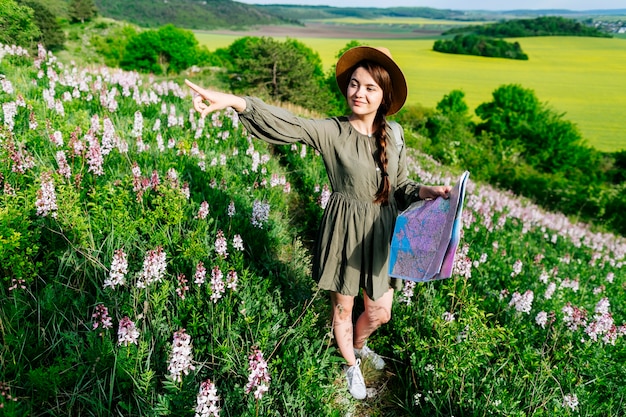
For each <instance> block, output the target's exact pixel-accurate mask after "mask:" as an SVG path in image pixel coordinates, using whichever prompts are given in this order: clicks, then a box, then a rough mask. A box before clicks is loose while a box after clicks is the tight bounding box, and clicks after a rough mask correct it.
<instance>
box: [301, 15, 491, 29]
mask: <svg viewBox="0 0 626 417" xmlns="http://www.w3.org/2000/svg"><path fill="white" fill-rule="evenodd" d="M310 21H311V22H323V23H336V24H342V25H371V24H380V25H411V26H424V27H428V26H436V27H441V26H468V25H484V24H485V23H489V22H486V21H476V22H469V21H461V20H445V19H428V18H424V17H391V16H387V17H379V18H376V19H364V18H361V17H338V18H335V19H320V20H316V19H311V20H310Z"/></svg>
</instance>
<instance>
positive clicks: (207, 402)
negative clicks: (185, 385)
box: [195, 379, 220, 417]
mask: <svg viewBox="0 0 626 417" xmlns="http://www.w3.org/2000/svg"><path fill="white" fill-rule="evenodd" d="M219 400H220V397H219V395H217V389H216V388H215V384H214V383H213V382H211V380H210V379H207V380H206V381H204V382H202V383H201V384H200V390H199V391H198V397H197V398H196V415H195V417H211V416H213V417H219V415H220V407H219Z"/></svg>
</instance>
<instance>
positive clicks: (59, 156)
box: [56, 151, 72, 179]
mask: <svg viewBox="0 0 626 417" xmlns="http://www.w3.org/2000/svg"><path fill="white" fill-rule="evenodd" d="M56 160H57V164H59V169H58V171H57V172H58V173H59V175H62V176H64V177H65V178H67V179H70V178H71V176H72V169H71V168H70V166H69V164H68V163H67V158H66V157H65V151H57V153H56Z"/></svg>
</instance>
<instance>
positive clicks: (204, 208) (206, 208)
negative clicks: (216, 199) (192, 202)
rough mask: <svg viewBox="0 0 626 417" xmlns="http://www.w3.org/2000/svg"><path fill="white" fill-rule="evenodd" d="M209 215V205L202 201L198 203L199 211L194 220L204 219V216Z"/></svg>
mask: <svg viewBox="0 0 626 417" xmlns="http://www.w3.org/2000/svg"><path fill="white" fill-rule="evenodd" d="M208 214H209V203H207V202H206V201H203V202H202V203H200V209H199V210H198V214H197V215H196V219H206V216H207V215H208Z"/></svg>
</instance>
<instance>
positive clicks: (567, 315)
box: [561, 302, 587, 331]
mask: <svg viewBox="0 0 626 417" xmlns="http://www.w3.org/2000/svg"><path fill="white" fill-rule="evenodd" d="M561 312H562V313H563V315H564V316H563V321H564V322H565V325H566V326H567V328H568V329H570V330H571V331H576V330H577V329H578V327H579V326H586V325H587V311H586V310H585V309H584V308H578V307H576V306H573V305H572V303H569V302H568V303H567V304H566V305H565V306H564V307H563V308H562V309H561Z"/></svg>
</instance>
